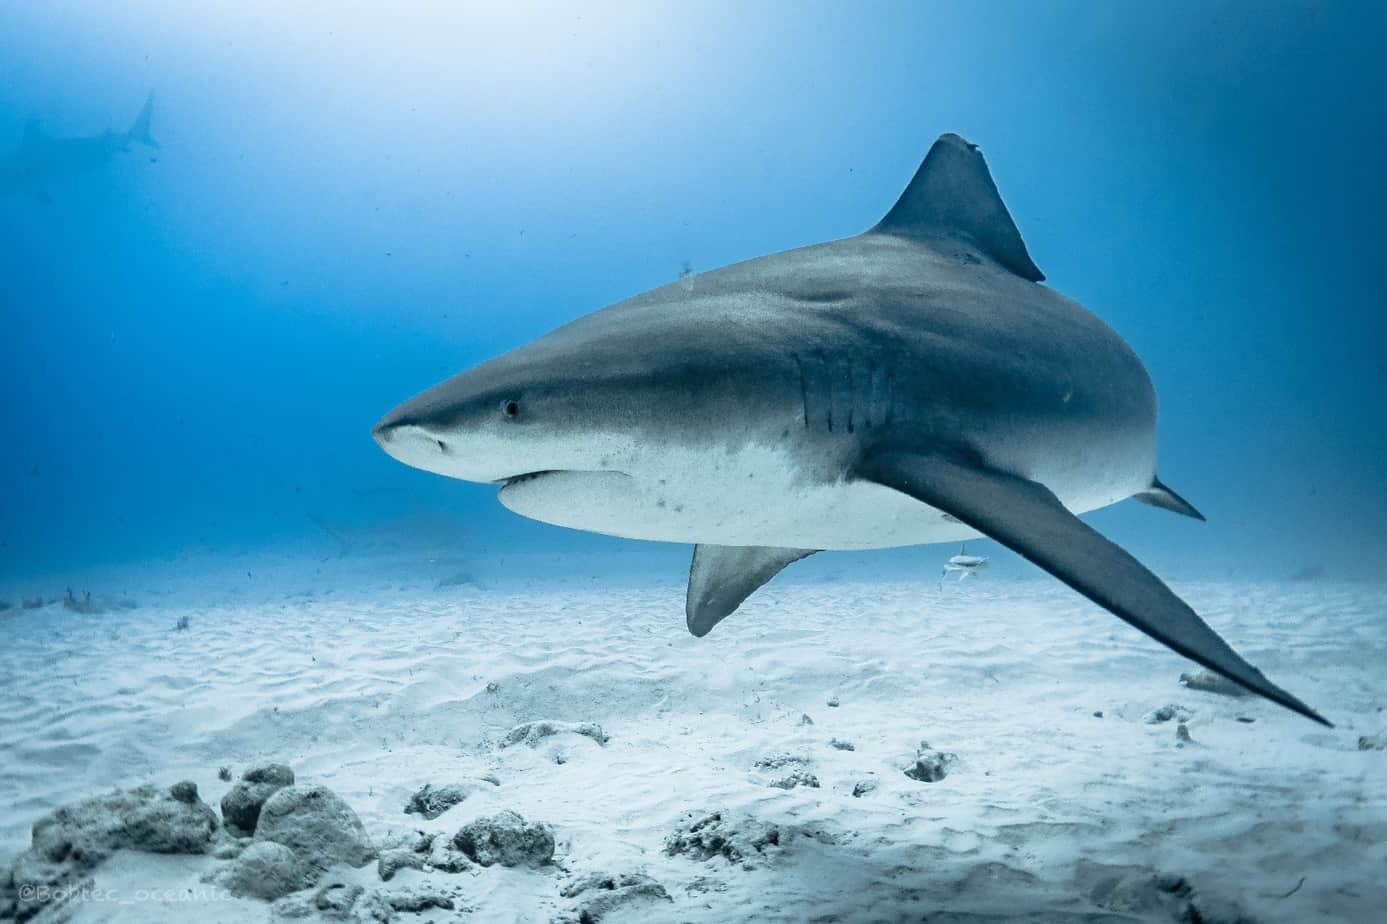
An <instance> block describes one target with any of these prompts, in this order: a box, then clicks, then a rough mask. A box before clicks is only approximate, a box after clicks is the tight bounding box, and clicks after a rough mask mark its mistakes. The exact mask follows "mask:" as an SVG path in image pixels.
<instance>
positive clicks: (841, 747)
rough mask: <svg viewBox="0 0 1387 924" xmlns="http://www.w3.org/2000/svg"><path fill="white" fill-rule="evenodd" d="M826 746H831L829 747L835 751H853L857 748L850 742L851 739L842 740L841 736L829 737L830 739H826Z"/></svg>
mask: <svg viewBox="0 0 1387 924" xmlns="http://www.w3.org/2000/svg"><path fill="white" fill-rule="evenodd" d="M828 746H829V747H831V748H833V749H834V750H835V751H855V750H857V748H856V747H854V746H853V743H852V742H851V741H844V740H843V739H842V738H830V739H828Z"/></svg>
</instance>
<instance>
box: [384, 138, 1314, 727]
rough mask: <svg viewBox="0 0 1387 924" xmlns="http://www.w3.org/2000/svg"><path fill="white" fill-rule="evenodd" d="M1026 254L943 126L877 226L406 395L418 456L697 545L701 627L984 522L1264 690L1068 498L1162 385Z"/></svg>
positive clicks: (1151, 414)
mask: <svg viewBox="0 0 1387 924" xmlns="http://www.w3.org/2000/svg"><path fill="white" fill-rule="evenodd" d="M1044 279H1045V277H1044V275H1043V274H1042V273H1041V271H1040V270H1039V269H1038V268H1037V267H1036V265H1035V263H1034V262H1033V261H1032V260H1031V257H1030V254H1029V253H1028V251H1027V249H1026V245H1025V243H1024V242H1023V241H1022V239H1021V235H1020V232H1019V231H1018V230H1017V227H1016V224H1015V223H1014V222H1013V220H1012V218H1011V215H1010V213H1009V212H1008V211H1007V208H1006V205H1005V204H1004V203H1003V202H1002V199H1001V196H1000V195H999V194H998V192H997V187H996V185H995V183H994V182H993V179H992V176H991V173H990V172H989V171H988V168H987V165H986V163H985V162H984V160H983V157H982V155H981V153H980V152H979V151H978V149H977V147H976V146H975V145H973V144H970V143H969V142H967V141H965V140H964V139H962V138H960V137H959V136H957V135H953V134H947V135H944V136H942V137H941V138H939V140H938V141H936V142H935V144H934V145H933V146H932V147H931V148H930V151H929V153H928V155H927V156H926V157H925V159H924V162H923V163H922V164H921V166H920V168H919V170H918V171H917V172H916V173H915V176H914V178H913V179H912V180H911V182H910V185H909V186H908V187H907V188H906V190H905V192H904V194H903V195H902V196H901V197H900V199H899V201H897V202H896V204H895V206H894V207H893V208H892V209H891V210H890V211H889V212H887V214H886V217H885V218H883V219H882V220H881V221H880V222H878V223H877V224H876V225H875V226H874V227H872V228H871V229H869V230H868V231H866V232H864V233H862V234H859V235H857V236H855V237H849V238H846V239H843V240H837V241H831V242H828V243H823V244H816V245H813V246H809V247H803V248H800V249H796V250H789V251H786V252H783V253H777V254H773V255H770V256H765V257H761V258H758V259H754V260H750V261H748V262H744V263H737V264H733V265H731V266H726V267H723V268H721V269H717V270H713V271H710V272H707V273H702V274H698V275H693V276H689V277H688V278H685V279H682V280H680V281H679V282H676V283H673V284H671V285H667V286H664V287H662V288H658V289H655V290H653V291H650V292H646V293H644V294H642V295H637V296H635V297H633V298H630V299H627V300H625V301H622V302H619V303H617V304H615V305H612V306H610V307H607V308H604V309H602V310H600V311H596V312H594V313H592V314H589V315H586V316H584V317H581V318H579V319H578V320H576V321H573V322H571V323H569V324H567V325H565V326H563V327H560V328H558V329H557V330H555V331H553V332H551V333H549V334H547V335H545V336H543V337H540V338H539V339H537V340H535V341H533V342H531V343H529V344H527V345H525V346H522V347H519V348H518V349H515V350H512V351H511V352H508V353H505V354H503V355H501V356H499V357H496V358H494V359H491V360H489V361H487V362H484V363H482V364H481V365H478V366H476V367H474V368H472V369H469V370H467V371H465V372H462V373H461V374H459V375H457V376H454V377H453V378H450V379H448V380H447V381H445V382H443V383H442V384H439V385H436V386H435V387H433V388H430V389H428V390H427V391H424V392H423V393H421V394H419V395H417V396H416V397H414V398H412V399H410V400H408V401H406V402H405V403H403V404H401V405H399V406H398V407H396V408H395V409H394V410H393V411H391V412H390V413H389V414H387V415H386V416H385V417H384V418H382V419H381V420H380V421H379V422H378V423H377V424H376V425H375V428H374V431H373V435H374V437H375V439H376V441H377V442H378V443H379V445H380V446H381V447H382V448H383V449H384V450H385V451H386V452H387V453H389V454H390V455H391V456H393V457H394V458H396V459H398V460H399V461H401V462H404V463H406V464H408V465H411V466H414V467H416V468H420V469H424V470H426V471H430V472H435V473H438V474H441V475H447V476H450V477H453V478H459V479H463V480H466V481H475V482H483V483H495V484H499V485H500V490H499V499H500V501H501V503H502V504H504V505H505V506H506V507H508V508H509V509H510V510H512V511H514V512H515V513H518V514H520V515H522V516H526V517H530V518H533V519H536V520H540V521H543V522H546V523H552V524H556V525H559V526H566V527H571V528H574V529H580V530H588V531H592V532H596V533H603V534H607V535H612V536H620V537H626V538H630V539H644V540H654V541H662V542H681V543H694V544H695V548H694V553H693V564H692V567H691V568H690V573H689V585H688V596H687V602H686V616H687V621H688V627H689V630H690V631H691V632H692V633H693V634H694V635H696V636H703V635H706V634H707V633H708V632H709V631H710V630H711V629H712V628H713V627H714V626H715V625H717V624H718V623H719V622H720V621H721V620H723V619H724V618H725V617H727V616H728V615H730V614H731V613H732V612H733V611H734V610H736V609H737V607H739V606H740V605H741V604H742V602H743V601H744V600H745V599H746V598H747V597H748V596H750V595H751V594H752V593H753V592H754V591H755V590H756V589H757V588H759V587H761V586H762V585H764V584H765V583H766V582H768V581H769V580H770V579H771V578H772V577H774V576H775V575H776V574H777V573H779V572H780V571H781V569H783V568H785V567H786V566H787V565H789V564H791V563H792V562H795V561H798V560H800V559H803V558H805V557H807V556H810V555H813V554H814V553H815V552H816V551H820V550H825V549H873V548H886V547H892V546H903V545H916V544H923V543H934V542H959V541H963V540H966V539H971V538H976V537H978V536H980V535H981V536H988V537H991V538H992V539H994V540H996V541H997V542H999V543H1001V544H1002V545H1004V546H1006V547H1008V548H1010V549H1012V550H1013V551H1015V552H1017V553H1019V554H1020V555H1022V556H1023V557H1025V558H1027V559H1029V560H1030V561H1032V562H1034V563H1035V564H1037V565H1039V566H1040V567H1041V568H1043V569H1045V570H1046V571H1048V572H1050V573H1051V574H1052V575H1054V576H1055V577H1057V578H1059V579H1060V580H1061V581H1063V582H1065V583H1066V584H1068V585H1069V586H1070V587H1072V588H1073V589H1075V590H1076V591H1078V592H1079V593H1081V594H1083V595H1084V596H1086V597H1088V598H1089V599H1090V600H1092V601H1094V602H1095V603H1097V604H1098V605H1100V606H1102V607H1104V608H1106V609H1108V610H1109V611H1111V612H1112V613H1113V614H1115V615H1116V616H1118V617H1120V618H1121V619H1123V620H1125V621H1126V622H1128V623H1130V624H1131V625H1132V626H1134V627H1136V628H1137V629H1139V630H1141V631H1142V632H1144V633H1146V634H1147V635H1149V636H1151V637H1152V638H1154V639H1155V640H1156V641H1158V642H1161V643H1163V644H1164V645H1166V646H1168V647H1169V648H1172V649H1174V650H1175V651H1177V652H1179V653H1180V654H1182V655H1184V656H1186V657H1188V658H1190V659H1191V660H1193V661H1196V662H1198V663H1199V664H1202V665H1203V666H1205V667H1207V668H1209V669H1211V670H1213V671H1216V672H1217V673H1219V674H1221V675H1223V676H1225V677H1227V678H1229V679H1231V680H1233V681H1235V682H1236V683H1238V684H1241V685H1242V686H1244V687H1246V688H1247V689H1249V690H1251V691H1253V692H1254V693H1257V694H1260V695H1261V696H1264V697H1266V698H1267V699H1269V700H1271V701H1273V702H1276V703H1279V704H1280V705H1282V706H1285V707H1286V708H1288V709H1291V710H1294V711H1295V712H1297V713H1300V714H1301V715H1303V716H1306V717H1308V718H1310V719H1313V720H1315V721H1316V722H1320V723H1322V724H1324V725H1329V724H1330V723H1329V722H1328V721H1326V720H1325V719H1324V718H1323V717H1321V716H1320V715H1319V714H1318V713H1317V712H1315V711H1314V710H1313V709H1311V708H1310V707H1309V706H1307V705H1305V704H1304V703H1303V702H1301V701H1300V700H1299V699H1297V698H1296V697H1295V696H1293V695H1291V694H1290V693H1288V692H1286V691H1285V690H1283V689H1281V688H1280V687H1278V686H1276V685H1275V684H1273V683H1272V682H1271V681H1270V680H1268V679H1267V678H1266V677H1265V676H1263V674H1262V673H1261V671H1259V670H1258V669H1257V668H1255V667H1253V666H1252V665H1251V664H1249V663H1248V662H1247V661H1246V660H1244V659H1243V658H1242V657H1241V656H1240V655H1239V654H1238V653H1237V652H1235V651H1234V650H1233V649H1232V648H1231V647H1230V646H1229V645H1228V644H1227V643H1226V642H1225V641H1224V640H1223V639H1222V638H1221V637H1220V636H1219V635H1218V634H1217V633H1216V632H1215V631H1214V630H1213V629H1211V628H1210V627H1209V626H1208V625H1207V624H1206V623H1205V622H1204V620H1203V619H1201V618H1200V616H1199V615H1198V614H1197V613H1195V611H1194V610H1193V609H1191V608H1190V607H1189V606H1188V605H1187V604H1186V603H1185V602H1184V601H1183V600H1181V599H1180V598H1179V597H1178V596H1176V595H1175V593H1174V592H1172V591H1171V590H1170V589H1169V588H1168V587H1167V586H1166V585H1165V584H1164V583H1163V582H1162V581H1161V580H1160V579H1159V578H1158V577H1156V576H1155V575H1154V574H1153V573H1152V572H1151V571H1149V570H1148V569H1147V568H1146V567H1145V566H1144V565H1142V564H1141V562H1139V561H1138V560H1137V559H1136V558H1134V557H1133V556H1131V555H1130V554H1128V553H1127V552H1126V551H1124V550H1123V549H1122V548H1120V547H1119V546H1117V545H1116V544H1114V543H1113V542H1111V541H1109V540H1108V539H1106V538H1105V537H1104V536H1102V535H1101V534H1099V533H1098V532H1097V531H1095V530H1094V529H1092V528H1091V527H1089V526H1088V525H1086V524H1085V523H1084V522H1083V521H1081V520H1080V519H1079V518H1078V516H1077V515H1076V514H1079V513H1083V512H1085V511H1090V510H1094V509H1097V508H1100V507H1105V506H1107V505H1109V504H1113V503H1116V502H1117V501H1120V500H1123V499H1124V498H1135V499H1136V500H1138V501H1142V502H1144V503H1147V504H1151V505H1154V506H1156V507H1162V508H1165V509H1167V510H1171V511H1174V512H1176V513H1179V514H1184V515H1185V516H1189V517H1194V518H1196V519H1200V520H1202V519H1204V518H1203V516H1202V515H1201V514H1200V513H1199V512H1198V511H1197V510H1196V509H1195V508H1194V507H1193V506H1191V505H1190V503H1189V502H1188V501H1186V500H1185V499H1184V498H1182V497H1180V495H1178V494H1177V493H1176V492H1175V491H1173V490H1171V489H1170V488H1169V487H1167V486H1166V485H1165V484H1163V483H1162V482H1161V480H1160V479H1159V478H1158V477H1157V475H1156V394H1155V390H1154V388H1153V387H1152V384H1151V380H1150V377H1149V376H1148V374H1147V371H1146V369H1145V367H1144V366H1143V365H1142V363H1141V360H1140V359H1138V357H1137V355H1136V353H1135V352H1133V350H1132V348H1131V347H1129V346H1128V345H1127V344H1126V343H1125V342H1124V341H1123V340H1122V338H1121V337H1120V336H1119V335H1118V334H1117V333H1115V332H1114V331H1113V330H1112V329H1111V328H1110V327H1108V325H1107V324H1105V323H1104V322H1103V321H1101V320H1099V318H1098V317H1097V316H1095V315H1093V314H1091V313H1090V312H1089V311H1087V310H1086V309H1084V308H1083V307H1082V306H1080V305H1079V304H1077V303H1076V302H1074V301H1072V300H1070V299H1069V298H1066V297H1065V296H1064V295H1061V294H1060V293H1059V292H1057V291H1055V290H1054V289H1052V288H1049V287H1047V286H1045V285H1043V284H1042V283H1043V281H1044Z"/></svg>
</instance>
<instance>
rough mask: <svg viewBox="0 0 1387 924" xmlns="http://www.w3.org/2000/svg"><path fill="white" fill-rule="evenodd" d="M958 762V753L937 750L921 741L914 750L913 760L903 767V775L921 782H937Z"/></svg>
mask: <svg viewBox="0 0 1387 924" xmlns="http://www.w3.org/2000/svg"><path fill="white" fill-rule="evenodd" d="M957 762H958V755H957V754H951V753H949V752H947V751H938V750H935V749H934V748H932V747H930V746H929V742H927V741H921V742H920V747H919V748H918V749H916V751H915V762H914V763H913V764H911V765H910V766H909V767H906V768H905V775H906V776H908V777H910V778H911V779H912V780H919V781H920V782H921V783H937V782H939V781H940V780H942V779H944V777H946V776H948V775H949V768H950V767H951V766H953V765H954V764H955V763H957Z"/></svg>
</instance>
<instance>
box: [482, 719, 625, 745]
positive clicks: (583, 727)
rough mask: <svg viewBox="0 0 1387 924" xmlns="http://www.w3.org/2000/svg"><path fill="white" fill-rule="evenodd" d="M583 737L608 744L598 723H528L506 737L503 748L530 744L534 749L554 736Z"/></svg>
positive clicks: (507, 733)
mask: <svg viewBox="0 0 1387 924" xmlns="http://www.w3.org/2000/svg"><path fill="white" fill-rule="evenodd" d="M563 734H570V735H582V736H584V737H585V738H591V739H592V740H593V741H596V742H597V743H598V744H606V743H607V741H608V738H607V733H606V732H604V731H603V730H602V726H601V725H598V724H597V723H596V722H551V721H543V722H526V723H525V724H523V725H517V726H515V727H514V728H512V729H511V730H510V731H508V732H506V736H505V737H504V738H502V739H501V747H503V748H508V747H511V746H512V745H516V744H528V745H530V746H531V747H534V746H535V745H536V744H538V743H539V742H540V741H543V740H544V739H545V738H549V737H552V736H553V735H563Z"/></svg>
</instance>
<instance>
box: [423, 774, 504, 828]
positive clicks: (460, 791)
mask: <svg viewBox="0 0 1387 924" xmlns="http://www.w3.org/2000/svg"><path fill="white" fill-rule="evenodd" d="M497 785H498V784H497V783H494V782H492V780H488V779H477V780H468V781H466V782H462V783H445V784H443V785H442V786H434V785H432V784H430V783H425V784H424V788H423V789H421V790H419V791H418V792H416V793H415V794H414V795H412V796H410V797H409V804H408V805H406V806H405V814H406V815H423V816H424V817H425V818H428V819H430V820H432V819H434V818H437V817H438V816H439V815H442V814H443V813H444V812H446V811H448V809H450V808H452V807H453V806H455V805H457V804H458V803H459V802H462V801H464V800H465V799H466V798H467V797H468V796H470V795H472V794H473V793H475V792H477V791H479V790H483V789H495V788H496V786H497Z"/></svg>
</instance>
